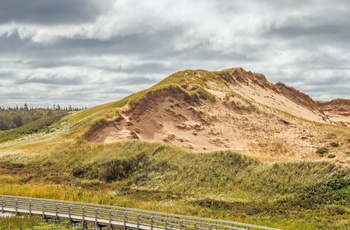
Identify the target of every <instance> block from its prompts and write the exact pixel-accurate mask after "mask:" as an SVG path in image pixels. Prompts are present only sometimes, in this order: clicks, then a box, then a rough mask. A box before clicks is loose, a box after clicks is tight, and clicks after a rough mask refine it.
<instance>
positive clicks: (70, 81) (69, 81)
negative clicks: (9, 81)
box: [16, 75, 83, 85]
mask: <svg viewBox="0 0 350 230" xmlns="http://www.w3.org/2000/svg"><path fill="white" fill-rule="evenodd" d="M82 80H83V79H82V78H81V77H80V78H72V77H62V76H57V75H48V76H44V77H36V76H27V77H24V78H22V79H20V80H18V81H17V82H16V84H18V85H25V84H30V83H39V84H48V85H79V84H82V83H83V81H82Z"/></svg>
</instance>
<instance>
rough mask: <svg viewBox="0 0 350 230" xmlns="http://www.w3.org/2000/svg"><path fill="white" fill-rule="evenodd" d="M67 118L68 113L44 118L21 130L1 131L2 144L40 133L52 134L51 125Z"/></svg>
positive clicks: (24, 126)
mask: <svg viewBox="0 0 350 230" xmlns="http://www.w3.org/2000/svg"><path fill="white" fill-rule="evenodd" d="M64 116H66V113H61V114H56V115H53V116H48V117H43V118H41V119H39V120H36V121H33V122H30V123H28V124H26V125H23V126H21V127H19V128H15V129H10V130H6V131H0V143H2V142H6V141H11V140H14V139H17V138H19V137H22V136H25V135H29V134H33V133H39V132H46V133H48V132H50V125H52V124H53V123H55V122H58V121H59V120H60V119H62V117H64Z"/></svg>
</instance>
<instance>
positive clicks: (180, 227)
mask: <svg viewBox="0 0 350 230" xmlns="http://www.w3.org/2000/svg"><path fill="white" fill-rule="evenodd" d="M182 224H183V221H182V220H180V222H179V229H180V230H182Z"/></svg>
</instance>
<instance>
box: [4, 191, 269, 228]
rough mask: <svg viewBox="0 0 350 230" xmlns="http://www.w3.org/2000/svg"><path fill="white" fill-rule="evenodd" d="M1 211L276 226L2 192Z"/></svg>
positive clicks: (121, 223) (111, 220)
mask: <svg viewBox="0 0 350 230" xmlns="http://www.w3.org/2000/svg"><path fill="white" fill-rule="evenodd" d="M0 211H1V212H2V213H4V212H8V213H14V214H28V215H40V216H42V217H43V218H45V219H47V218H52V219H57V220H61V219H66V220H70V221H71V222H73V223H74V222H79V223H82V224H84V223H93V224H95V225H96V226H98V227H100V228H103V227H111V228H122V229H141V230H164V229H179V230H186V229H193V230H206V229H209V230H242V229H250V230H253V229H262V230H273V228H268V227H263V226H257V225H251V224H244V223H240V222H233V221H224V220H216V219H208V218H199V217H192V216H183V215H175V214H169V213H160V212H152V211H146V210H139V209H130V208H123V207H117V206H108V205H96V204H88V203H79V202H68V201H62V200H48V199H37V198H29V197H16V196H5V195H0Z"/></svg>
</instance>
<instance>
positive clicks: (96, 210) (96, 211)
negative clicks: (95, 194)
mask: <svg viewBox="0 0 350 230" xmlns="http://www.w3.org/2000/svg"><path fill="white" fill-rule="evenodd" d="M97 216H98V208H95V224H96V226H97V225H98V222H97Z"/></svg>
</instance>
